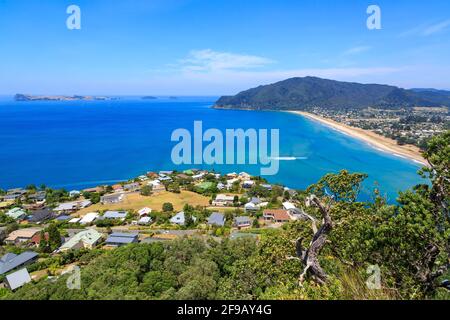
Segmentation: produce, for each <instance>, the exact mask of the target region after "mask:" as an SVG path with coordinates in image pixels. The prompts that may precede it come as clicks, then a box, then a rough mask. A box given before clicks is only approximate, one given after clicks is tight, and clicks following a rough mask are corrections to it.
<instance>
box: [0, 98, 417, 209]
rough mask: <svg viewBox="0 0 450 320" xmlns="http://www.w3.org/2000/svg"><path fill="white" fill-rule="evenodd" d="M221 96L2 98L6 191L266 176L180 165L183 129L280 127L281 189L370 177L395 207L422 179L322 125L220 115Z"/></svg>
mask: <svg viewBox="0 0 450 320" xmlns="http://www.w3.org/2000/svg"><path fill="white" fill-rule="evenodd" d="M215 99H216V98H215V97H197V98H194V97H190V98H179V99H177V100H170V99H163V98H162V99H158V100H140V99H138V98H122V99H120V100H116V101H73V102H14V101H13V100H12V97H2V98H0V141H1V151H0V188H12V187H21V186H25V185H27V184H30V183H34V184H36V185H40V184H42V183H44V184H46V185H49V186H52V187H64V188H67V189H80V188H84V187H90V186H94V185H98V184H103V183H113V182H116V181H119V180H125V179H128V178H130V177H134V176H138V175H140V174H142V173H145V172H147V171H157V170H164V169H166V170H168V169H179V170H180V169H186V168H190V167H195V168H209V169H215V170H217V171H220V172H230V171H236V172H240V171H246V172H249V173H251V174H255V175H259V173H260V167H259V166H258V165H239V166H238V165H235V166H227V165H221V166H213V167H211V166H200V165H188V166H175V165H174V164H173V163H172V161H171V150H172V148H173V146H174V145H175V143H174V142H171V141H170V137H171V134H172V131H173V130H174V129H177V128H186V129H190V130H192V128H193V122H194V121H196V120H201V121H203V127H204V130H206V129H208V128H218V129H221V130H223V131H224V130H225V129H233V128H243V129H248V128H256V129H258V128H267V129H270V128H276V129H279V130H280V156H290V157H300V158H302V160H295V161H281V162H280V170H279V173H278V174H277V175H275V176H271V177H268V179H269V181H271V182H272V183H282V184H285V185H287V186H289V187H291V188H299V189H304V188H306V187H307V186H308V185H310V184H312V183H314V182H316V181H317V180H318V179H319V178H320V177H321V176H323V175H324V174H326V173H328V172H336V171H339V170H340V169H348V170H351V171H359V172H365V173H367V174H369V179H368V180H367V182H366V183H365V188H364V190H363V197H364V198H367V197H370V195H371V190H373V188H374V186H375V183H378V184H379V187H380V189H381V190H382V191H383V192H384V193H385V194H386V195H387V196H388V198H389V200H390V201H394V200H395V197H396V194H397V192H398V191H399V190H403V189H406V188H408V187H411V186H413V185H414V184H416V183H418V182H420V180H419V179H420V178H419V176H418V175H417V174H416V171H417V170H418V168H419V166H418V165H417V164H416V163H414V162H411V161H409V160H405V159H402V158H399V157H396V156H392V155H389V154H386V153H383V152H380V151H377V150H375V149H373V148H371V147H370V146H368V145H366V144H365V143H364V142H361V141H358V140H355V139H353V138H351V137H348V136H346V135H343V134H340V133H338V132H336V131H335V130H333V129H331V128H328V127H326V126H323V125H321V124H319V123H317V122H314V121H311V120H308V119H305V118H303V117H301V116H297V115H293V114H289V113H282V112H256V111H238V110H215V109H211V108H210V106H211V105H212V104H213V102H214V101H215Z"/></svg>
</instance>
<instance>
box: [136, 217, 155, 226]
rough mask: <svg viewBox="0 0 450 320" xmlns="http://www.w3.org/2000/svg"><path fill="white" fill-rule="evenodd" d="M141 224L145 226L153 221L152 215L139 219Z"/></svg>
mask: <svg viewBox="0 0 450 320" xmlns="http://www.w3.org/2000/svg"><path fill="white" fill-rule="evenodd" d="M137 223H138V224H139V225H141V226H145V225H148V224H150V223H152V218H150V217H142V218H140V219H139V221H138V222H137Z"/></svg>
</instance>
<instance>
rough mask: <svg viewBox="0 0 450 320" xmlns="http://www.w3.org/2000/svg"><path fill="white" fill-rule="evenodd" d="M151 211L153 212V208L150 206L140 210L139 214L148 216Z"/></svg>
mask: <svg viewBox="0 0 450 320" xmlns="http://www.w3.org/2000/svg"><path fill="white" fill-rule="evenodd" d="M150 213H152V209H150V208H148V207H145V208H142V209H141V210H139V211H138V214H139V216H140V217H143V216H147V215H149V214H150Z"/></svg>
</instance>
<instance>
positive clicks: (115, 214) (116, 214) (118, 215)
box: [103, 211, 127, 219]
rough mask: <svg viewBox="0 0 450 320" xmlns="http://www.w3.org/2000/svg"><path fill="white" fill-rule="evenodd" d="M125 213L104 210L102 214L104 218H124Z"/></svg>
mask: <svg viewBox="0 0 450 320" xmlns="http://www.w3.org/2000/svg"><path fill="white" fill-rule="evenodd" d="M126 217H127V213H126V212H125V211H106V212H105V214H104V215H103V218H104V219H125V218H126Z"/></svg>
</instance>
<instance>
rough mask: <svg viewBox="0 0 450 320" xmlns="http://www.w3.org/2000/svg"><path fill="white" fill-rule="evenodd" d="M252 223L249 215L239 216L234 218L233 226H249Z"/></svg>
mask: <svg viewBox="0 0 450 320" xmlns="http://www.w3.org/2000/svg"><path fill="white" fill-rule="evenodd" d="M251 224H252V220H251V219H250V217H246V216H241V217H236V218H234V226H235V227H237V228H243V227H249V226H251Z"/></svg>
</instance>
